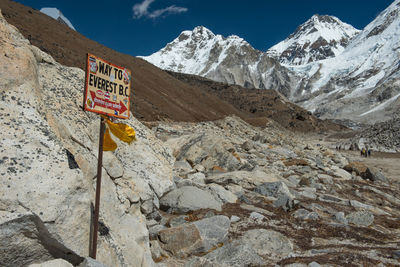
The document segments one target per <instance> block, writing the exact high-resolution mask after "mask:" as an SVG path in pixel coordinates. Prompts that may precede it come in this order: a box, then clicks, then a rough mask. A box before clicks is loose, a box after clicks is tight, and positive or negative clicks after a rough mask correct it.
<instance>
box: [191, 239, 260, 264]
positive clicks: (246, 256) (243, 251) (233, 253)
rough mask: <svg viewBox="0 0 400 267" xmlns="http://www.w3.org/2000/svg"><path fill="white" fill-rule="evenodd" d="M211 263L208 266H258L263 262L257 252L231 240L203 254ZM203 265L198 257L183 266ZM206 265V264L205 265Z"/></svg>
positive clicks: (244, 244)
mask: <svg viewBox="0 0 400 267" xmlns="http://www.w3.org/2000/svg"><path fill="white" fill-rule="evenodd" d="M204 258H205V259H207V261H208V262H209V263H211V264H215V265H208V266H235V267H241V266H258V265H262V264H263V263H264V259H263V258H261V257H260V256H259V255H258V254H257V252H256V251H255V250H254V249H253V248H252V247H251V246H249V245H248V244H246V243H244V242H243V241H238V240H235V241H232V242H230V243H228V244H226V245H224V246H222V247H221V248H218V249H216V250H214V251H212V252H211V253H209V254H207V255H206V256H204ZM189 266H190V267H194V266H196V267H197V266H204V265H202V264H201V261H199V259H198V258H197V259H193V260H191V261H189V262H188V263H187V264H185V267H189ZM205 266H207V265H205Z"/></svg>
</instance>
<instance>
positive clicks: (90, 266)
mask: <svg viewBox="0 0 400 267" xmlns="http://www.w3.org/2000/svg"><path fill="white" fill-rule="evenodd" d="M77 267H108V266H107V265H105V264H103V263H101V262H99V261H97V260H94V259H92V258H90V257H86V258H85V260H84V261H83V262H82V263H81V264H80V265H79V266H77Z"/></svg>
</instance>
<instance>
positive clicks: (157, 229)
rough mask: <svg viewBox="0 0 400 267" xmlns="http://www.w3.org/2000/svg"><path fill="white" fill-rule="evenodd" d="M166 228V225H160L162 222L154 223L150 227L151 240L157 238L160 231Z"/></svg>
mask: <svg viewBox="0 0 400 267" xmlns="http://www.w3.org/2000/svg"><path fill="white" fill-rule="evenodd" d="M166 228H167V227H165V226H164V225H160V224H157V225H154V226H152V227H150V228H149V238H150V240H155V239H157V236H158V233H159V232H160V231H161V230H164V229H166Z"/></svg>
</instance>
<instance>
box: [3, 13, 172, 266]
mask: <svg viewBox="0 0 400 267" xmlns="http://www.w3.org/2000/svg"><path fill="white" fill-rule="evenodd" d="M0 37H1V42H0V51H1V53H0V62H1V64H0V80H1V81H0V88H1V89H0V96H1V102H0V114H1V117H2V121H1V128H2V132H3V135H2V139H1V141H0V142H1V146H0V161H1V164H0V173H1V176H0V185H1V186H0V205H1V212H0V221H1V225H2V226H3V227H6V226H7V225H10V224H11V223H12V222H14V221H15V219H16V218H22V217H21V216H24V214H26V212H29V213H31V214H33V215H32V216H37V217H35V218H37V220H39V219H40V221H42V222H43V225H42V227H43V228H44V229H45V230H46V231H48V232H49V236H51V237H52V238H54V240H55V241H57V242H59V243H60V244H62V245H63V246H65V247H66V248H67V249H69V250H71V251H73V252H74V253H76V254H77V255H80V256H87V255H88V251H89V238H90V222H91V206H92V205H93V202H94V186H95V183H96V168H97V150H98V147H97V146H98V135H99V122H100V119H99V116H98V115H95V114H89V113H85V112H83V111H82V108H81V104H82V96H83V85H84V75H85V74H84V72H83V71H82V70H80V69H77V68H69V67H64V66H62V65H60V64H58V63H57V62H55V61H54V60H53V59H52V57H50V56H49V55H47V54H45V53H44V52H42V51H40V50H39V49H38V48H36V47H34V46H31V45H30V44H29V41H27V40H26V39H24V38H23V37H22V35H21V34H20V33H19V32H18V31H17V30H16V28H15V27H13V26H11V25H9V24H8V23H7V22H6V21H5V20H4V18H3V17H0ZM125 122H126V123H127V124H129V125H131V126H133V127H134V128H135V130H136V133H137V139H138V140H137V142H135V143H133V144H131V145H126V144H123V143H118V146H119V148H118V149H117V151H116V152H115V153H111V152H107V153H105V155H104V156H105V157H104V158H105V160H104V166H103V168H104V169H103V179H102V182H103V185H102V196H101V210H100V222H101V224H100V229H103V230H100V236H99V243H98V260H99V261H101V262H104V263H105V264H107V265H109V266H132V264H136V265H137V266H150V265H152V264H153V261H152V259H151V254H150V249H149V242H148V230H147V228H146V220H145V214H148V213H151V212H152V211H153V210H154V209H157V208H158V207H159V204H158V199H159V198H160V197H161V196H162V195H164V193H165V192H167V191H169V190H170V189H172V187H173V180H172V167H173V163H174V161H175V159H174V158H173V157H172V154H171V152H170V151H169V150H168V149H166V148H165V147H164V146H163V145H162V144H161V141H159V140H158V139H156V138H155V137H154V136H153V134H152V133H151V131H150V130H149V129H148V128H147V127H145V126H144V125H142V124H141V123H140V122H139V121H137V120H136V119H134V118H132V117H131V119H129V120H127V121H125ZM35 220H36V219H35ZM32 231H33V230H32ZM43 231H44V230H43ZM43 231H42V232H43ZM39 237H40V236H39ZM39 237H38V238H39ZM3 238H4V236H2V237H1V238H0V239H1V240H6V239H3ZM10 244H12V243H10ZM46 244H47V242H45V244H42V245H43V246H44V249H45V248H46V246H47V245H46ZM27 245H28V244H27ZM36 249H37V252H34V253H33V252H32V255H31V254H30V252H29V250H28V248H26V247H23V248H21V250H20V253H18V254H19V255H15V259H12V258H10V257H12V255H13V254H8V259H7V262H8V263H10V262H13V260H17V258H20V259H23V258H27V259H26V261H24V264H30V263H40V262H41V261H44V260H50V259H52V258H54V257H55V255H53V254H52V253H50V252H49V253H47V252H46V253H45V252H43V253H42V252H40V251H44V250H43V249H42V250H41V249H40V247H37V248H36ZM24 253H27V254H26V255H25V254H24ZM35 255H36V256H35ZM37 255H42V256H40V257H39V256H37ZM57 255H58V254H57ZM3 256H4V255H2V258H4V257H3ZM63 258H64V259H67V260H68V257H67V256H65V257H64V256H63ZM69 261H70V262H71V263H73V264H74V265H75V264H76V262H72V261H71V260H69ZM8 263H5V265H3V264H1V265H2V266H16V265H12V264H11V265H10V264H8ZM17 265H19V264H17Z"/></svg>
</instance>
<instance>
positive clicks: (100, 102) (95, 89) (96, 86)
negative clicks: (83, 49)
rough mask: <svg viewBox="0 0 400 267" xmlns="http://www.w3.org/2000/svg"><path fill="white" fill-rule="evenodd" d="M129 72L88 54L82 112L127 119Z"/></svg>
mask: <svg viewBox="0 0 400 267" xmlns="http://www.w3.org/2000/svg"><path fill="white" fill-rule="evenodd" d="M130 88H131V72H130V71H129V70H128V69H126V68H122V67H119V66H116V65H114V64H112V63H110V62H107V61H105V60H103V59H101V58H99V57H96V56H94V55H91V54H88V56H87V69H86V83H85V95H84V110H87V111H91V112H96V113H100V114H104V115H108V116H113V117H117V118H123V119H127V118H129V104H130V101H129V100H130V99H129V96H130Z"/></svg>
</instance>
